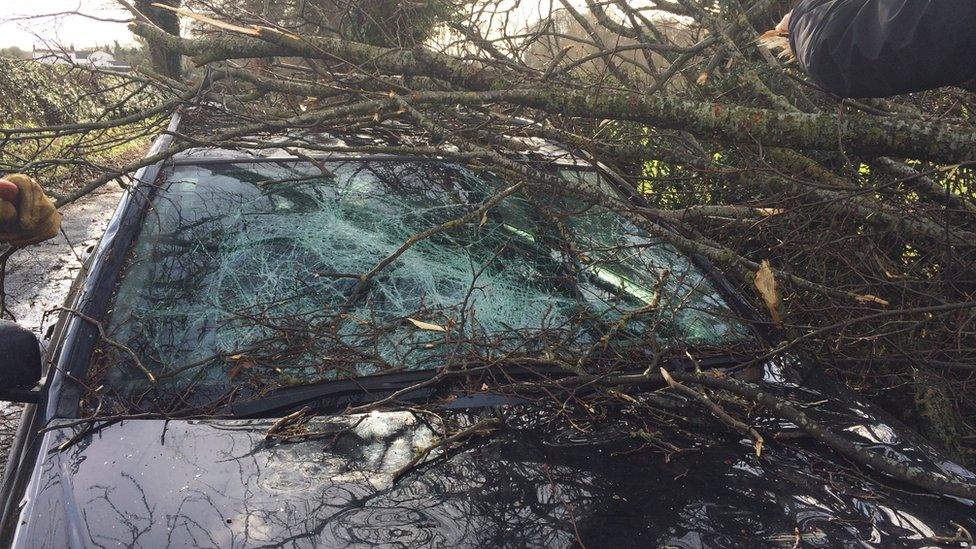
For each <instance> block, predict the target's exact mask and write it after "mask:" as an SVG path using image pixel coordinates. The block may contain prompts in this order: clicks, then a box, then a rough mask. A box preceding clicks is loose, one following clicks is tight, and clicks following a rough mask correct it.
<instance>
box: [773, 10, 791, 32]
mask: <svg viewBox="0 0 976 549" xmlns="http://www.w3.org/2000/svg"><path fill="white" fill-rule="evenodd" d="M791 15H793V12H792V11H788V12H786V15H784V16H783V18H782V19H781V20H780V22H779V24H778V25H776V29H775V30H778V31H779V32H781V33H783V36H787V35H789V33H790V16H791Z"/></svg>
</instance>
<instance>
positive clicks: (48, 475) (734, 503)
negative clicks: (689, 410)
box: [14, 364, 976, 548]
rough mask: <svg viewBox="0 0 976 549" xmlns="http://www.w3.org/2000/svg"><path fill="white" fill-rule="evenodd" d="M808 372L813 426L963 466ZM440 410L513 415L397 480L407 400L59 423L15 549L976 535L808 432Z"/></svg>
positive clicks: (410, 421) (913, 541)
mask: <svg viewBox="0 0 976 549" xmlns="http://www.w3.org/2000/svg"><path fill="white" fill-rule="evenodd" d="M799 372H800V368H799V366H798V364H785V365H784V364H781V365H773V364H771V365H769V366H768V368H767V375H766V379H767V383H769V385H770V389H771V390H776V391H779V392H783V393H788V394H792V395H794V396H798V397H802V398H803V399H804V400H808V401H809V400H812V399H813V398H815V397H817V396H823V395H824V394H828V393H829V394H831V396H833V397H835V398H836V399H837V400H836V403H833V404H826V405H825V406H824V407H821V408H815V409H811V412H810V413H811V415H813V416H814V417H816V418H817V419H818V420H820V421H823V422H829V423H830V424H831V425H833V426H835V427H840V428H847V429H848V430H849V431H851V432H853V433H855V434H862V435H867V436H868V438H872V437H873V438H875V439H877V440H879V441H883V442H877V444H883V445H884V446H886V447H887V449H888V450H887V451H888V453H889V455H892V456H896V457H899V458H901V459H905V460H910V461H912V462H914V463H927V464H928V466H929V467H930V468H938V467H949V468H951V467H952V466H951V465H949V464H946V463H944V462H940V460H939V458H938V457H937V456H936V455H935V454H934V453H933V452H931V451H929V450H926V449H924V448H923V447H922V446H921V445H919V444H918V443H917V441H915V440H912V437H910V436H909V437H908V438H902V436H901V435H900V434H899V433H898V431H897V428H896V427H894V426H893V425H892V424H889V423H885V422H881V421H876V420H873V419H870V418H873V417H874V416H875V415H876V414H875V412H874V411H873V410H871V409H870V408H869V407H867V406H865V405H864V404H862V403H859V402H858V401H857V400H856V399H854V398H853V397H852V396H851V395H850V394H849V393H848V392H846V391H844V390H843V389H842V388H840V387H839V386H838V385H836V382H833V381H831V380H830V379H828V378H825V377H822V376H819V375H818V374H816V373H809V374H807V375H805V376H802V379H801V376H799ZM797 381H802V384H798V383H796V382H797ZM445 413H446V414H448V415H450V414H454V415H455V416H461V417H460V419H461V420H462V421H463V420H467V422H469V423H470V422H474V421H476V420H477V418H479V417H484V416H488V415H492V414H502V415H503V416H504V418H505V422H504V424H505V427H504V428H503V429H502V430H500V431H498V432H496V433H493V434H491V435H490V436H487V437H484V438H482V439H479V440H475V441H472V442H471V443H470V444H466V445H464V446H463V447H461V448H459V449H458V450H456V451H453V452H451V454H450V457H449V458H448V459H446V460H445V459H435V460H434V461H432V462H430V463H428V464H426V465H424V466H422V467H420V468H417V469H414V470H411V471H410V472H409V473H407V474H406V475H405V476H404V477H403V478H402V479H400V480H399V481H397V482H395V483H394V482H392V478H393V475H394V473H396V472H397V471H398V470H400V468H402V467H403V466H404V465H405V464H406V463H407V462H408V461H409V459H410V458H411V457H412V456H413V454H414V452H415V451H416V450H417V449H419V448H423V447H425V446H427V445H429V444H430V443H431V442H432V441H433V440H435V439H434V438H433V432H432V431H431V430H430V428H429V427H427V426H426V424H425V423H424V422H422V421H420V420H418V419H417V418H416V417H415V416H414V415H412V414H411V413H409V412H395V411H394V412H383V413H372V414H368V415H367V416H366V417H365V419H361V418H359V417H350V416H342V415H335V416H321V417H318V418H316V419H314V420H313V421H312V422H311V423H310V424H309V425H308V428H309V430H310V431H315V432H319V433H321V434H320V435H319V436H318V437H316V438H313V439H305V440H299V441H297V442H268V441H267V440H266V438H265V435H264V433H265V431H266V430H267V429H268V428H269V427H270V426H271V424H272V423H273V421H272V420H205V421H181V420H174V421H163V420H138V421H125V422H122V423H120V424H114V425H110V426H108V427H105V428H103V429H101V430H100V431H99V432H98V433H97V434H94V435H89V436H86V437H84V438H81V439H80V440H78V442H77V443H75V444H73V445H71V446H70V447H69V448H68V449H67V450H65V451H63V452H61V451H58V450H57V446H58V445H59V444H61V443H63V442H65V441H67V440H69V439H70V438H71V437H73V436H74V434H75V430H74V429H73V428H66V429H61V430H55V431H50V432H48V433H47V434H45V436H44V440H43V442H42V446H43V448H44V449H45V450H44V452H43V459H42V460H40V461H39V463H38V466H37V470H36V472H35V474H34V480H33V481H32V483H31V486H30V487H29V488H28V492H27V501H28V508H26V509H25V512H24V517H25V519H24V521H23V522H22V523H21V527H20V529H19V531H18V534H17V539H16V543H15V545H14V546H15V547H52V548H54V547H68V546H71V547H80V546H95V547H107V546H123V547H153V548H157V547H361V546H369V547H428V546H433V547H565V546H572V545H575V544H576V543H577V542H578V541H581V542H582V543H583V544H584V545H585V546H587V547H660V546H669V547H700V546H709V547H748V546H771V547H794V546H798V545H797V544H799V546H803V547H854V546H883V547H891V546H904V547H924V546H931V545H932V544H933V542H932V540H931V539H929V538H931V537H933V536H947V535H951V534H952V533H953V531H954V527H953V526H952V524H951V522H955V523H957V524H961V525H963V526H965V527H967V528H968V529H969V530H970V531H973V530H974V529H976V518H974V515H973V513H972V510H973V507H972V505H971V503H969V504H967V503H963V502H960V501H959V500H955V499H953V498H949V497H934V496H923V495H919V494H916V493H914V492H913V491H911V490H906V489H904V488H900V487H892V486H890V485H883V484H881V483H879V482H878V481H877V479H871V478H868V477H865V476H861V475H859V474H857V473H856V472H855V471H854V470H852V469H849V468H848V467H846V466H845V465H844V464H843V463H842V462H837V461H834V460H830V459H825V458H826V456H825V454H824V452H823V450H822V449H820V448H818V447H817V446H816V445H815V444H813V443H810V442H804V441H800V442H793V443H791V444H790V445H780V444H775V443H772V444H770V445H769V446H768V447H767V448H766V450H765V451H764V453H763V457H762V458H761V459H757V458H756V457H755V455H754V454H753V452H752V448H751V441H747V440H744V441H734V440H729V441H728V443H726V444H720V445H718V446H714V447H702V448H699V449H697V450H693V451H688V452H683V453H679V454H676V455H674V456H672V458H671V459H664V457H663V456H662V455H660V454H657V453H654V452H650V451H642V450H641V444H640V442H639V440H638V439H635V437H633V436H632V435H631V433H629V432H628V431H627V428H626V427H622V426H620V425H617V424H615V422H614V421H613V420H609V421H603V422H601V423H600V424H599V425H598V426H595V428H594V430H593V431H591V432H590V433H588V434H586V435H581V434H580V432H579V431H577V430H576V429H574V428H571V427H570V426H568V425H566V424H562V426H561V427H560V426H558V424H555V425H554V424H552V423H551V422H549V418H551V415H550V414H547V413H545V412H544V411H539V410H536V409H534V408H531V407H529V406H506V407H491V408H468V409H465V410H460V411H455V412H445ZM769 421H772V420H771V419H769V418H766V419H760V420H759V422H760V427H762V425H763V424H765V422H769ZM868 433H873V434H871V435H868ZM662 436H664V437H665V438H667V437H668V435H667V434H666V433H663V434H662ZM862 440H865V439H862ZM954 470H955V472H956V473H957V474H959V475H966V474H967V472H966V471H964V470H962V469H960V468H955V469H954ZM968 477H969V480H973V478H974V477H973V476H972V475H971V474H969V475H968Z"/></svg>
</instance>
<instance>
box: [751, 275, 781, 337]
mask: <svg viewBox="0 0 976 549" xmlns="http://www.w3.org/2000/svg"><path fill="white" fill-rule="evenodd" d="M756 290H758V291H759V296H760V297H762V300H763V302H764V303H765V304H766V308H767V309H768V310H769V316H770V317H772V319H773V324H775V325H776V326H781V325H782V323H783V319H782V318H781V317H780V309H781V307H782V305H783V302H782V300H781V299H780V297H779V289H778V288H777V287H776V277H775V276H774V275H773V269H772V267H770V266H769V261H767V260H765V259H764V260H763V262H762V264H761V265H760V266H759V270H758V271H756Z"/></svg>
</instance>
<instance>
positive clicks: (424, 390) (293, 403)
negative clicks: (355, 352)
mask: <svg viewBox="0 0 976 549" xmlns="http://www.w3.org/2000/svg"><path fill="white" fill-rule="evenodd" d="M501 368H503V369H504V372H505V374H506V375H507V376H510V377H513V378H526V377H535V378H537V377H539V376H565V375H571V373H570V372H567V371H566V370H565V369H563V368H560V367H558V366H555V365H553V366H547V365H540V364H532V365H518V364H515V365H508V366H504V367H501ZM479 372H483V370H478V369H475V370H470V371H464V370H459V371H458V372H457V375H455V376H449V377H448V378H445V381H447V380H448V379H452V378H458V377H463V376H466V375H475V374H477V373H479ZM439 373H440V370H437V369H432V370H413V371H406V372H395V373H390V374H377V375H372V376H363V377H357V378H351V379H337V380H330V381H323V382H320V383H313V384H308V385H298V386H294V387H284V388H281V389H276V390H274V391H271V392H270V393H268V394H267V395H265V396H262V397H260V398H256V399H253V400H246V401H241V402H234V403H231V404H228V405H227V407H226V409H225V410H224V411H225V412H227V413H230V414H232V415H234V416H235V417H241V418H253V417H269V416H273V415H277V414H279V413H281V412H285V411H288V410H292V409H295V408H298V407H301V406H304V405H307V404H310V403H313V402H316V401H319V402H321V404H322V406H321V407H323V408H335V407H341V406H342V405H344V404H347V403H353V402H355V403H358V404H366V403H369V402H374V401H376V400H379V399H382V398H386V397H387V396H389V395H391V394H393V393H395V392H396V391H400V390H403V389H407V388H409V387H411V386H413V385H417V384H419V383H423V382H425V381H430V380H431V379H433V378H434V377H436V376H437V375H438V374H439ZM440 387H441V384H440V383H437V384H432V385H429V386H425V387H420V388H418V389H416V390H414V391H410V392H408V393H405V394H404V395H401V396H400V398H399V399H398V400H402V401H416V400H426V399H429V398H431V397H432V396H434V395H435V394H436V393H437V391H438V389H440Z"/></svg>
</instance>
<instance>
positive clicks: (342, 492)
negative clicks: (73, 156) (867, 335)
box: [0, 115, 976, 548]
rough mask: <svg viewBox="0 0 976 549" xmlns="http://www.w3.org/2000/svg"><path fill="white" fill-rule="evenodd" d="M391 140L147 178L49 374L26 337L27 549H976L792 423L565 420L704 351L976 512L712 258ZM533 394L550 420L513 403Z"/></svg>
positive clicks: (950, 523) (592, 411) (65, 318)
mask: <svg viewBox="0 0 976 549" xmlns="http://www.w3.org/2000/svg"><path fill="white" fill-rule="evenodd" d="M180 123H181V120H180V116H179V115H178V116H176V117H174V119H173V121H172V122H171V124H170V127H169V130H170V131H169V132H167V133H166V134H164V135H162V136H160V137H159V138H158V139H157V140H156V142H155V143H154V144H153V147H152V149H151V150H150V151H149V155H150V156H152V155H155V154H156V153H158V152H159V151H162V150H164V149H166V148H167V147H168V146H169V144H170V142H171V141H170V140H171V135H172V134H173V133H174V132H176V131H177V130H180V131H185V130H183V129H182V128H181V126H180ZM374 137H375V136H362V135H355V134H354V135H346V136H344V137H343V136H338V137H337V136H332V137H331V138H330V139H332V141H328V146H327V147H319V148H318V149H316V148H314V147H313V148H307V149H303V150H301V151H299V150H296V148H295V146H294V144H293V141H294V140H293V139H290V138H289V139H285V140H282V141H281V143H282V146H281V147H280V148H277V149H274V148H272V146H273V145H274V144H275V142H274V141H273V140H272V138H270V137H267V136H266V137H264V138H263V139H267V140H268V143H269V144H268V147H265V149H264V150H262V151H261V152H260V154H258V153H255V152H252V153H248V152H241V151H229V150H222V149H217V148H197V149H191V150H187V151H184V152H182V153H180V154H178V155H176V156H174V157H172V158H168V159H167V160H165V161H161V162H159V163H156V164H153V165H150V166H147V167H146V168H143V169H142V170H140V172H139V173H137V174H136V177H135V178H136V180H137V181H138V183H137V184H135V185H133V186H131V187H130V188H128V189H127V191H126V193H125V195H124V196H123V198H122V200H121V203H120V204H119V206H118V209H117V210H116V212H115V214H114V216H113V218H112V221H111V223H110V224H109V227H108V229H107V230H106V233H105V235H104V237H103V238H102V240H101V242H100V243H99V245H98V246H97V249H96V250H95V251H94V252H93V253H92V255H91V256H90V257H89V258H88V259H87V261H86V267H85V269H83V271H82V274H80V275H79V278H78V280H76V282H75V284H74V286H73V288H72V292H71V295H70V297H69V298H68V301H67V303H66V305H65V307H64V310H63V311H62V314H61V317H60V318H59V321H58V323H57V325H56V326H55V328H54V331H53V333H52V334H51V337H50V339H49V341H48V342H47V348H46V356H48V357H49V359H48V360H47V361H46V364H47V366H46V367H45V368H43V370H44V371H43V372H42V360H41V356H40V353H39V352H38V342H37V340H36V338H35V337H34V336H33V335H32V334H31V333H30V332H27V331H25V330H22V329H19V328H18V327H17V326H16V325H12V324H10V323H7V324H5V325H3V326H2V327H0V349H2V351H0V356H3V357H4V358H3V361H4V372H3V376H4V377H2V378H0V381H2V392H0V397H2V398H3V399H6V400H14V401H21V402H28V404H27V406H26V407H25V410H24V414H23V421H22V425H21V427H20V429H19V431H18V433H17V437H16V440H15V442H14V444H13V446H12V448H11V452H10V457H9V461H8V465H7V471H6V474H5V477H4V480H3V485H2V494H0V501H2V502H3V523H2V524H3V526H2V536H3V543H5V544H9V545H11V546H13V547H57V548H62V547H106V546H125V547H153V548H158V547H428V546H432V547H554V546H576V545H579V546H585V547H648V546H661V547H747V546H752V547H758V546H771V547H801V546H803V547H839V546H849V547H853V546H858V547H863V546H886V547H888V546H911V547H921V546H938V545H952V544H953V543H955V544H956V545H959V544H961V543H966V542H971V541H972V538H971V537H968V538H967V536H969V533H971V532H976V507H974V502H973V501H970V500H966V499H964V498H958V497H952V496H946V495H935V494H925V493H920V492H919V490H918V489H916V488H913V487H911V486H908V485H903V484H900V483H899V482H897V481H894V480H892V479H888V478H885V477H883V476H881V475H880V474H878V473H874V472H871V471H870V470H866V469H864V468H862V467H859V466H857V465H855V464H853V463H851V462H850V461H848V460H846V459H845V458H843V457H842V456H840V455H838V454H835V453H833V452H832V451H831V450H829V449H828V448H826V447H825V446H823V445H822V444H820V443H818V442H817V441H814V440H811V439H810V438H807V437H805V436H804V433H803V432H802V431H801V430H799V429H797V428H796V427H795V426H792V425H789V424H784V423H783V422H782V421H780V420H778V419H776V418H774V417H772V416H768V415H764V414H762V413H757V414H754V416H753V417H752V419H751V420H752V421H753V423H754V425H755V426H756V427H757V428H758V429H759V430H760V431H762V432H772V431H776V432H778V433H779V435H778V436H780V437H782V438H783V440H782V441H777V440H767V441H766V444H765V445H764V447H761V448H755V443H754V441H753V440H751V439H749V438H748V437H746V438H742V437H741V436H739V435H737V434H735V433H729V432H726V431H725V430H723V429H722V427H721V426H718V425H714V424H712V422H710V421H707V418H706V417H705V416H706V414H705V413H703V411H702V410H701V409H700V408H698V403H696V402H695V401H693V400H688V399H684V398H682V397H681V395H678V394H676V393H673V392H666V391H665V392H662V391H657V390H656V389H657V387H649V386H645V385H640V384H638V385H635V386H632V387H620V388H619V390H617V389H613V390H611V389H590V390H591V393H593V395H594V396H595V397H600V396H601V395H602V396H604V397H606V398H605V399H604V401H605V402H602V403H601V401H599V400H587V401H584V402H586V403H587V404H585V405H582V404H581V405H580V406H571V405H567V404H566V400H567V399H569V398H570V396H579V395H581V394H583V393H585V392H586V391H587V389H586V388H585V387H578V388H576V389H573V390H572V391H570V393H571V395H567V394H564V393H562V392H560V391H559V390H558V389H559V385H558V383H559V380H561V379H565V378H566V376H568V375H571V373H570V371H571V370H572V369H573V367H574V365H573V364H569V365H566V364H559V363H558V360H557V359H556V358H554V357H558V356H565V355H564V354H560V353H561V352H562V351H566V350H569V351H573V352H574V353H576V354H575V355H573V356H580V353H583V355H585V356H587V357H592V359H593V360H594V361H596V362H598V363H599V364H601V365H603V366H605V367H608V368H616V367H620V366H619V365H618V364H617V363H618V362H619V363H621V364H631V365H634V364H636V365H638V366H639V367H640V368H643V365H644V364H653V363H654V361H655V360H657V359H658V358H659V357H657V355H655V354H654V350H655V349H656V348H658V347H659V346H660V345H661V343H667V344H668V345H672V346H675V347H676V348H680V349H682V350H683V352H682V353H679V355H676V356H670V355H669V356H668V357H665V358H664V359H661V360H664V362H662V363H661V364H666V365H668V367H669V368H673V369H679V368H688V367H692V366H694V367H697V368H701V369H703V370H708V371H712V372H719V373H717V374H716V375H743V376H746V375H748V376H752V379H754V380H755V381H757V382H759V383H762V384H764V386H765V387H766V390H768V391H770V392H773V393H775V394H777V395H779V396H782V397H784V398H789V399H794V400H796V401H797V402H801V403H803V407H804V410H805V412H806V413H807V414H808V415H809V416H810V417H812V418H814V419H816V420H817V421H820V422H821V423H822V424H824V425H828V426H830V427H831V428H832V429H834V430H835V431H836V432H843V433H846V434H847V435H848V436H850V437H851V438H852V439H853V440H856V441H857V442H858V443H859V444H861V445H863V446H865V447H868V448H870V449H872V450H874V451H877V452H882V453H884V454H885V455H886V456H888V457H890V458H893V459H896V460H899V461H901V462H903V463H911V464H913V465H915V466H916V467H919V468H921V469H923V470H925V471H928V472H931V473H933V474H938V475H942V476H945V477H947V478H953V479H957V480H960V481H964V482H974V481H976V476H974V475H973V474H972V473H971V472H969V471H968V470H966V469H965V468H963V467H961V466H959V465H957V464H955V463H953V462H952V461H951V460H948V459H946V458H944V457H942V456H941V454H940V453H939V452H937V451H936V450H934V449H933V448H931V447H930V446H929V445H927V444H926V443H925V442H923V441H922V440H921V439H920V437H919V436H918V435H917V434H915V433H913V432H912V431H911V430H910V429H909V428H907V427H906V426H904V425H902V424H900V423H899V422H898V421H896V420H894V419H892V418H890V417H888V416H887V415H886V414H884V413H883V412H881V411H879V410H878V409H876V408H875V407H873V406H872V405H871V404H869V403H866V402H864V401H863V400H862V399H860V398H859V397H858V396H857V395H855V394H854V393H852V392H851V391H850V390H849V389H848V388H847V387H846V386H844V385H843V384H841V383H840V382H839V381H837V380H836V379H834V378H832V377H830V376H828V375H827V374H825V373H824V372H823V371H822V368H821V367H820V366H819V365H818V364H817V363H816V361H815V360H813V359H810V358H808V357H802V356H799V355H794V354H789V353H784V354H782V355H780V356H778V357H776V358H770V359H761V360H760V359H759V358H757V357H762V356H764V354H765V353H766V351H768V349H769V348H770V347H771V345H772V343H773V340H772V339H770V338H771V337H772V336H771V333H770V330H769V328H768V326H767V325H766V323H765V322H764V321H763V320H762V318H761V316H760V315H759V314H758V313H757V312H756V311H754V310H753V309H752V308H751V307H750V305H749V304H748V302H747V300H745V299H744V298H743V297H742V296H740V295H738V294H737V292H736V290H735V288H734V286H733V285H732V284H731V283H730V282H729V280H728V279H727V278H726V277H725V276H723V274H722V273H721V272H720V271H719V270H718V269H716V268H715V267H714V266H712V265H710V264H709V263H708V262H707V261H705V260H704V259H703V258H701V257H696V256H687V255H684V254H682V253H679V252H678V251H677V250H676V249H675V248H673V247H671V246H670V245H668V244H667V243H666V242H663V241H660V240H656V239H654V238H652V237H650V236H649V235H647V234H645V233H644V232H642V231H641V229H639V228H638V227H636V226H634V225H633V223H631V221H629V220H628V219H627V218H626V217H625V216H623V215H621V214H620V213H619V212H615V211H613V210H612V209H611V208H609V207H603V206H599V205H593V204H588V203H585V201H581V200H580V199H578V198H574V197H555V196H550V195H548V194H546V193H542V194H536V195H534V196H533V195H532V193H528V194H527V195H525V196H523V195H518V194H516V193H510V194H507V195H504V198H503V199H497V197H499V196H502V195H503V194H504V193H505V192H506V191H505V190H506V189H510V188H511V183H509V182H507V181H506V180H505V178H504V177H503V175H504V174H492V173H490V172H489V171H487V170H473V169H471V168H468V167H465V165H464V163H463V162H459V161H457V160H454V159H453V158H455V157H456V155H455V153H456V152H457V151H456V150H453V149H450V148H449V147H447V146H445V145H441V147H443V151H444V154H443V155H442V157H440V158H430V157H414V156H410V155H407V154H393V153H376V152H369V151H370V150H372V149H370V147H369V146H368V145H367V142H368V140H369V139H371V138H374ZM357 139H358V141H357ZM285 142H288V143H289V145H287V146H286V145H284V144H283V143H285ZM536 145H539V146H537V147H536V148H535V152H533V153H532V154H528V153H526V154H525V155H524V157H522V158H521V161H523V162H524V163H525V164H526V165H530V166H532V169H536V170H540V171H542V172H544V173H547V174H550V176H551V177H555V178H560V179H558V180H560V181H565V182H566V184H567V186H568V187H569V186H576V188H582V189H585V188H594V187H599V188H601V189H603V190H605V191H606V192H610V193H617V194H618V195H619V196H621V197H623V199H624V200H628V201H636V202H638V203H639V202H640V200H641V197H640V195H639V194H637V193H634V192H633V191H631V190H630V189H629V188H628V187H627V186H626V185H625V184H623V182H622V180H620V179H619V178H618V177H617V176H615V175H614V174H613V172H612V171H610V170H609V169H607V168H606V167H605V166H602V165H601V164H599V163H598V162H595V161H592V160H590V159H585V158H583V159H581V158H580V157H576V156H573V155H572V154H570V153H568V151H567V150H566V149H563V148H561V147H559V146H558V144H550V143H542V144H541V145H540V144H539V143H536ZM324 149H328V150H327V152H323V151H324ZM493 200H495V202H494V203H493V204H492V205H493V207H492V208H484V207H482V205H484V204H486V203H489V202H491V201H493ZM569 213H571V214H573V215H567V214H569ZM464 216H467V217H466V220H467V221H468V222H467V223H455V224H453V225H452V224H451V221H452V220H454V219H458V218H459V217H464ZM665 226H666V225H665ZM432 227H439V229H438V230H436V231H433V232H430V229H431V228H432ZM669 230H674V231H678V230H679V229H677V228H673V229H669ZM425 231H426V232H425ZM567 234H569V235H570V236H569V237H567ZM416 235H421V236H426V237H427V238H418V237H417V236H416ZM566 242H570V243H572V245H570V244H566ZM567 248H571V249H567ZM642 315H643V316H642ZM611 336H612V337H611ZM757 361H758V362H757ZM745 364H752V366H750V367H749V368H748V369H747V368H745V367H744V366H743V365H745ZM577 366H578V367H579V368H583V366H579V365H577ZM42 374H43V375H42ZM35 383H36V384H37V387H35V388H25V386H30V385H33V384H35ZM519 384H521V386H523V387H528V388H529V389H533V388H534V390H536V391H537V393H536V394H541V395H542V396H541V397H538V398H533V397H531V396H527V394H526V393H525V392H523V391H514V390H507V389H506V388H512V387H515V386H517V385H519ZM600 391H602V392H600ZM641 403H647V404H649V405H651V408H649V409H651V410H654V412H653V413H652V414H651V416H648V415H647V413H646V412H645V411H642V410H644V408H642V407H640V406H639V404H641ZM445 437H446V438H445ZM448 443H450V444H448Z"/></svg>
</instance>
